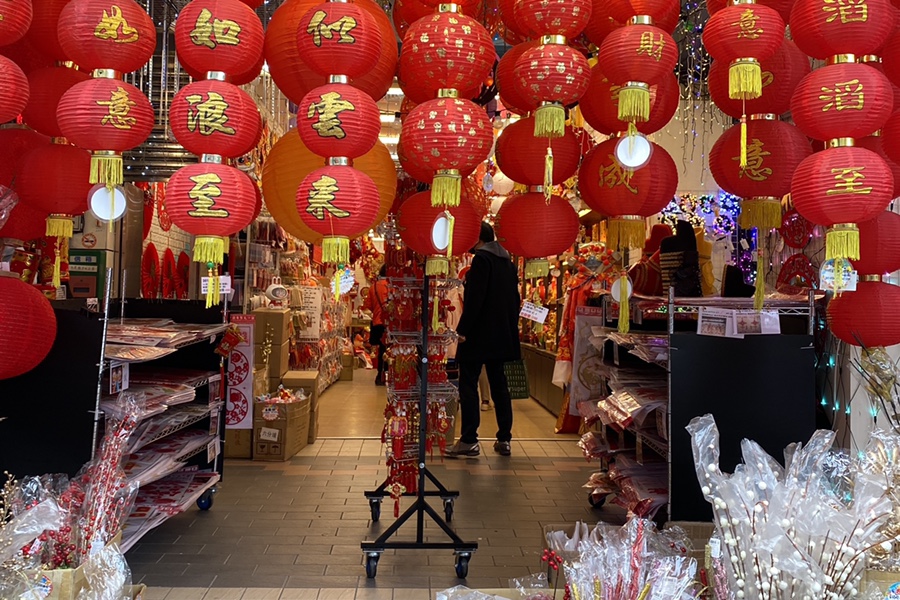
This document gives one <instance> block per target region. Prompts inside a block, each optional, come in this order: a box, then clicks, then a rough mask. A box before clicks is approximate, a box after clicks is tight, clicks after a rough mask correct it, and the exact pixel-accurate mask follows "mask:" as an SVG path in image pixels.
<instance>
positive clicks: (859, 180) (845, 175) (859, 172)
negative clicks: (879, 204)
mask: <svg viewBox="0 0 900 600" xmlns="http://www.w3.org/2000/svg"><path fill="white" fill-rule="evenodd" d="M865 170H866V168H865V167H837V168H835V169H831V174H832V175H834V180H835V182H836V183H835V184H834V188H832V189H829V190H828V191H827V192H825V195H826V196H835V195H838V194H871V193H872V187H871V186H865V185H862V184H863V182H864V181H865V180H866V176H865V175H863V171H865Z"/></svg>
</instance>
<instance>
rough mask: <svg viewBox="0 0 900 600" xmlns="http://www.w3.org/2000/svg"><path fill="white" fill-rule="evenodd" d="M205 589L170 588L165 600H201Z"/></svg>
mask: <svg viewBox="0 0 900 600" xmlns="http://www.w3.org/2000/svg"><path fill="white" fill-rule="evenodd" d="M206 591H207V588H172V591H170V592H169V593H168V595H167V596H166V600H203V596H205V595H206Z"/></svg>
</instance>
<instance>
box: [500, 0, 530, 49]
mask: <svg viewBox="0 0 900 600" xmlns="http://www.w3.org/2000/svg"><path fill="white" fill-rule="evenodd" d="M497 5H498V8H499V10H500V19H501V20H502V21H503V24H504V25H505V26H506V29H507V31H508V32H511V33H512V34H513V35H514V36H517V37H520V38H527V37H528V33H527V31H526V29H525V23H523V22H522V21H521V20H520V19H519V17H520V16H521V13H520V12H519V11H518V10H516V0H499V1H498V2H497ZM507 52H508V51H507Z"/></svg>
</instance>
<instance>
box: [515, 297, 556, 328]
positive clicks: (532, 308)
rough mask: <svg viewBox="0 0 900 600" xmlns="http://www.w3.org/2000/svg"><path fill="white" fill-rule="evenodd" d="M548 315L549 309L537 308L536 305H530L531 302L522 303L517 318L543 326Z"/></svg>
mask: <svg viewBox="0 0 900 600" xmlns="http://www.w3.org/2000/svg"><path fill="white" fill-rule="evenodd" d="M548 314H550V309H549V308H545V307H543V306H538V305H537V304H532V303H531V302H526V303H524V304H523V305H522V310H521V311H519V316H520V317H522V318H523V319H529V320H531V321H536V322H537V323H541V324H543V323H544V321H546V320H547V315H548Z"/></svg>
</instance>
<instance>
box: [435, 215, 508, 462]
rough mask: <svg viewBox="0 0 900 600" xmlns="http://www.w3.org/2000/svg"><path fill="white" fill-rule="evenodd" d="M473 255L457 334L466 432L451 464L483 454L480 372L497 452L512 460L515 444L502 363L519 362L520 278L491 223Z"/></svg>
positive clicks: (452, 450) (485, 226) (483, 229)
mask: <svg viewBox="0 0 900 600" xmlns="http://www.w3.org/2000/svg"><path fill="white" fill-rule="evenodd" d="M474 254H475V257H474V258H473V259H472V267H471V268H470V269H469V272H468V274H467V275H466V288H465V295H464V297H463V311H462V317H460V320H459V326H458V327H457V329H456V331H457V333H458V334H459V336H460V344H459V349H458V350H457V353H456V360H457V362H458V363H459V404H460V410H461V412H462V431H461V433H460V438H459V440H458V441H457V442H456V443H455V444H454V445H453V446H452V447H451V448H449V449H448V450H447V452H446V455H447V456H448V457H450V458H455V457H457V456H478V455H479V454H480V453H481V448H480V447H479V445H478V426H479V424H480V421H481V411H480V410H479V408H480V407H479V401H478V377H479V375H480V374H481V368H482V366H484V368H485V370H486V371H487V376H488V382H489V384H490V388H491V396H492V398H493V400H494V411H495V414H496V415H497V441H496V442H495V443H494V450H495V451H496V452H498V453H499V454H501V455H503V456H509V455H510V440H511V439H512V422H513V414H512V400H511V399H510V397H509V388H508V387H507V385H506V375H504V373H503V363H505V362H508V361H511V360H518V359H519V358H520V357H521V350H520V347H519V303H520V298H519V282H518V276H517V273H516V267H515V265H513V263H512V262H511V261H510V259H509V253H508V252H507V251H506V250H505V249H504V248H503V247H502V246H500V244H499V243H498V242H496V241H495V240H494V229H493V228H492V227H491V226H490V225H488V224H487V223H482V224H481V235H480V236H479V241H478V244H477V245H476V246H475V248H474Z"/></svg>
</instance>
